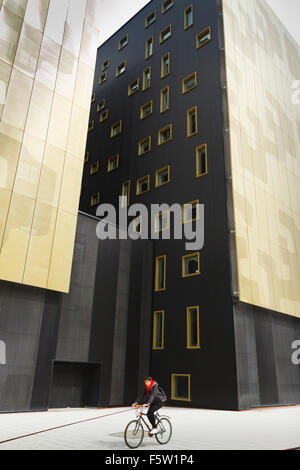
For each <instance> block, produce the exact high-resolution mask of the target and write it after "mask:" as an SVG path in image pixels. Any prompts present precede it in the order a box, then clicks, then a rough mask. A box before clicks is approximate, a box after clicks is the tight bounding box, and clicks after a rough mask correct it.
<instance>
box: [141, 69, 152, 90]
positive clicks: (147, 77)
mask: <svg viewBox="0 0 300 470" xmlns="http://www.w3.org/2000/svg"><path fill="white" fill-rule="evenodd" d="M150 86H151V67H149V68H148V69H146V70H144V73H143V91H146V90H148V88H150Z"/></svg>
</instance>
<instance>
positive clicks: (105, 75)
mask: <svg viewBox="0 0 300 470" xmlns="http://www.w3.org/2000/svg"><path fill="white" fill-rule="evenodd" d="M106 80H107V73H106V72H105V73H103V74H102V75H101V76H100V79H99V85H103V83H104V82H106Z"/></svg>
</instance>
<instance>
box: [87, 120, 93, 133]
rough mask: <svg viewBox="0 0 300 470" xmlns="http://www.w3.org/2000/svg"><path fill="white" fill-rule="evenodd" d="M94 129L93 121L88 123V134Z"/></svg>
mask: <svg viewBox="0 0 300 470" xmlns="http://www.w3.org/2000/svg"><path fill="white" fill-rule="evenodd" d="M94 128H95V121H91V122H90V123H89V128H88V132H91V131H92V130H93V129H94Z"/></svg>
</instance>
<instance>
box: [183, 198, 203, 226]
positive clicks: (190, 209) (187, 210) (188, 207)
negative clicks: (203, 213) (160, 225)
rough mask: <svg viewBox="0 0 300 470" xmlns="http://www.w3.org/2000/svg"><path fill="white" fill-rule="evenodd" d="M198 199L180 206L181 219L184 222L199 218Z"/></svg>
mask: <svg viewBox="0 0 300 470" xmlns="http://www.w3.org/2000/svg"><path fill="white" fill-rule="evenodd" d="M199 217H200V211H199V201H192V202H188V203H187V204H183V206H182V221H183V223H184V224H187V223H190V222H194V221H196V220H199Z"/></svg>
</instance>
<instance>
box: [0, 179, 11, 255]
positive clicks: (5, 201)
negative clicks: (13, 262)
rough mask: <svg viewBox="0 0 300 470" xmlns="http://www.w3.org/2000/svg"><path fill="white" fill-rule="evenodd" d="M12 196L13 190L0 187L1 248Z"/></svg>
mask: <svg viewBox="0 0 300 470" xmlns="http://www.w3.org/2000/svg"><path fill="white" fill-rule="evenodd" d="M10 198H11V191H9V190H8V189H3V188H0V249H1V246H2V240H3V236H4V230H5V225H6V218H7V214H8V209H9V204H10Z"/></svg>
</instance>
